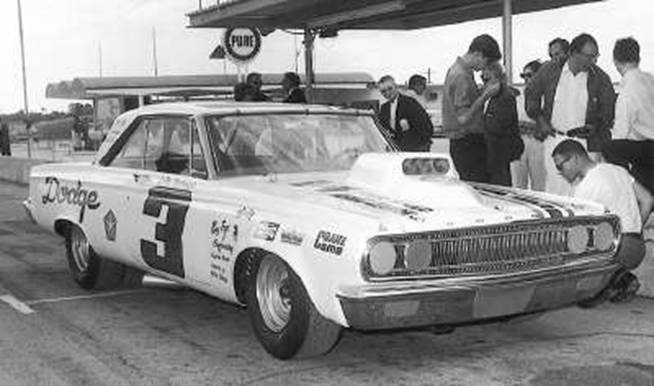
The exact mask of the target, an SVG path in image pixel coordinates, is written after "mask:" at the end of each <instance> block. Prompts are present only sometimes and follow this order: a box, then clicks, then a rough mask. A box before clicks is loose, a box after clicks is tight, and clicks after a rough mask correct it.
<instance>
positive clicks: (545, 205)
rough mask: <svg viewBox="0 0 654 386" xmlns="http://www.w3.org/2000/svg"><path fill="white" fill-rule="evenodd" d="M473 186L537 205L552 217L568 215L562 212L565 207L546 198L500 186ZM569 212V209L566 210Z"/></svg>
mask: <svg viewBox="0 0 654 386" xmlns="http://www.w3.org/2000/svg"><path fill="white" fill-rule="evenodd" d="M473 187H474V188H475V189H477V190H483V191H486V192H490V193H495V194H500V195H503V196H505V197H512V198H514V199H516V200H519V201H521V202H525V203H528V204H533V205H537V206H538V207H540V208H542V209H543V210H545V211H546V212H547V214H548V215H549V216H550V217H552V218H558V217H564V216H566V215H570V214H571V213H564V211H566V208H562V207H560V206H557V205H555V203H553V202H551V201H548V200H543V199H540V198H536V197H533V196H529V195H525V194H520V193H516V192H514V191H511V190H508V189H502V188H497V187H494V186H491V185H476V184H475V185H473ZM568 212H569V210H568Z"/></svg>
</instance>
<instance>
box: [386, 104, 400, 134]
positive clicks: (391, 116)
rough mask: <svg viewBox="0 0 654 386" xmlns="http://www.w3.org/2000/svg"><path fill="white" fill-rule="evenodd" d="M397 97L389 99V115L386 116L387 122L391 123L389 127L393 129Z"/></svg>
mask: <svg viewBox="0 0 654 386" xmlns="http://www.w3.org/2000/svg"><path fill="white" fill-rule="evenodd" d="M398 99H399V98H398V97H395V98H394V99H393V100H392V101H390V102H389V103H390V105H389V106H388V107H389V117H388V124H389V125H391V129H393V130H395V117H396V116H397V114H396V112H397V100H398Z"/></svg>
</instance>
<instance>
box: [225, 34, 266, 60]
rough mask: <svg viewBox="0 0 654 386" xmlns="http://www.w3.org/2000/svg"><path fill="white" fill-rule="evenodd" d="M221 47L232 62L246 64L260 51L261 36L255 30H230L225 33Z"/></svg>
mask: <svg viewBox="0 0 654 386" xmlns="http://www.w3.org/2000/svg"><path fill="white" fill-rule="evenodd" d="M223 45H224V46H225V50H226V51H227V55H228V56H229V57H230V59H231V60H232V61H233V62H237V63H238V62H247V61H250V60H252V59H254V57H255V56H257V54H258V53H259V51H260V50H261V34H260V33H259V31H258V30H257V29H256V28H230V29H228V30H227V31H225V36H224V38H223Z"/></svg>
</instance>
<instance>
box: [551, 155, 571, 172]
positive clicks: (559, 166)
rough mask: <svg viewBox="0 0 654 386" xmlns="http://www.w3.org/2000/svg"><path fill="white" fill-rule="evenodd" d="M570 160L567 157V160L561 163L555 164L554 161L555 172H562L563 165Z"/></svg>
mask: <svg viewBox="0 0 654 386" xmlns="http://www.w3.org/2000/svg"><path fill="white" fill-rule="evenodd" d="M570 158H571V157H568V158H566V159H564V160H562V161H561V162H559V163H556V161H554V166H556V170H558V171H561V170H563V164H565V163H566V162H568V161H570Z"/></svg>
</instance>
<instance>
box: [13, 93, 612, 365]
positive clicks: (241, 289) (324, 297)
mask: <svg viewBox="0 0 654 386" xmlns="http://www.w3.org/2000/svg"><path fill="white" fill-rule="evenodd" d="M24 205H25V207H26V209H27V211H28V213H29V215H30V217H31V218H32V219H33V221H34V222H36V223H37V224H39V225H40V226H42V227H44V228H47V229H50V230H52V231H54V232H56V233H58V234H59V235H61V236H62V237H64V238H65V240H66V255H67V259H68V263H69V267H70V271H71V273H72V276H73V278H74V280H75V281H76V282H77V283H78V284H79V285H80V286H81V287H82V288H85V289H103V288H113V287H117V286H121V285H124V283H125V281H127V280H128V279H129V280H132V279H133V278H134V277H139V275H142V274H143V273H148V274H150V275H156V276H158V277H160V278H163V279H166V280H170V281H174V282H177V283H179V284H181V285H184V286H187V287H190V288H193V289H196V290H198V291H201V292H204V293H206V294H208V295H211V296H214V297H216V298H218V299H221V300H223V301H227V302H233V303H236V304H239V305H243V306H246V307H247V309H248V314H249V317H250V319H251V324H252V327H253V330H254V333H255V335H256V336H257V338H258V340H259V341H260V343H261V344H262V346H263V347H264V348H265V350H267V351H268V352H269V353H270V354H271V355H273V356H275V357H277V358H280V359H288V358H300V357H309V356H316V355H322V354H325V353H327V352H328V351H329V350H330V349H331V348H332V347H333V346H334V345H335V344H336V343H337V341H338V340H339V337H340V335H341V331H342V329H343V328H352V329H358V330H385V329H397V328H414V327H429V326H436V328H439V327H440V328H443V327H445V328H453V327H456V326H461V325H466V324H471V323H483V322H493V321H500V320H508V319H511V318H515V317H523V316H528V315H532V314H539V313H542V312H544V311H548V310H553V309H558V308H562V307H567V306H573V305H577V304H580V303H584V302H588V301H590V300H592V299H594V298H595V297H596V295H597V294H598V293H599V292H600V291H601V290H602V289H604V288H605V287H606V286H607V284H608V282H609V279H610V278H611V276H612V275H613V274H614V273H615V272H616V271H617V269H618V265H617V263H616V262H615V261H614V259H613V257H614V254H615V252H616V249H617V246H618V244H619V236H620V223H619V220H618V218H617V217H616V216H614V215H611V214H608V213H607V212H606V210H605V208H604V207H602V206H600V205H598V204H595V203H592V202H587V201H580V200H576V199H572V198H567V197H558V196H553V195H548V194H545V193H537V192H531V191H526V190H519V189H512V188H506V187H499V186H494V185H487V184H472V183H466V182H463V181H460V180H459V178H458V175H457V173H456V170H455V168H454V167H453V164H452V161H451V159H450V158H449V156H448V155H446V154H437V153H402V152H398V151H397V150H396V148H395V147H394V146H393V145H392V142H391V141H390V140H389V139H388V138H386V134H385V133H384V132H382V131H380V129H379V127H378V125H377V123H376V120H375V117H374V114H373V113H371V112H368V111H360V110H349V109H342V108H336V107H328V106H317V105H315V106H314V105H291V104H276V103H234V102H186V103H169V104H155V105H149V106H145V107H142V108H139V109H136V110H131V111H129V112H126V113H124V114H123V115H121V116H119V117H118V118H117V119H116V120H115V122H114V123H113V126H112V128H111V130H110V131H109V133H108V135H107V138H106V139H105V141H104V142H103V144H102V145H101V147H100V149H99V151H98V153H97V156H96V158H95V160H94V161H93V162H89V163H62V164H46V165H40V166H36V167H34V168H32V170H31V175H30V187H29V197H28V198H27V199H26V201H25V203H24Z"/></svg>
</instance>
